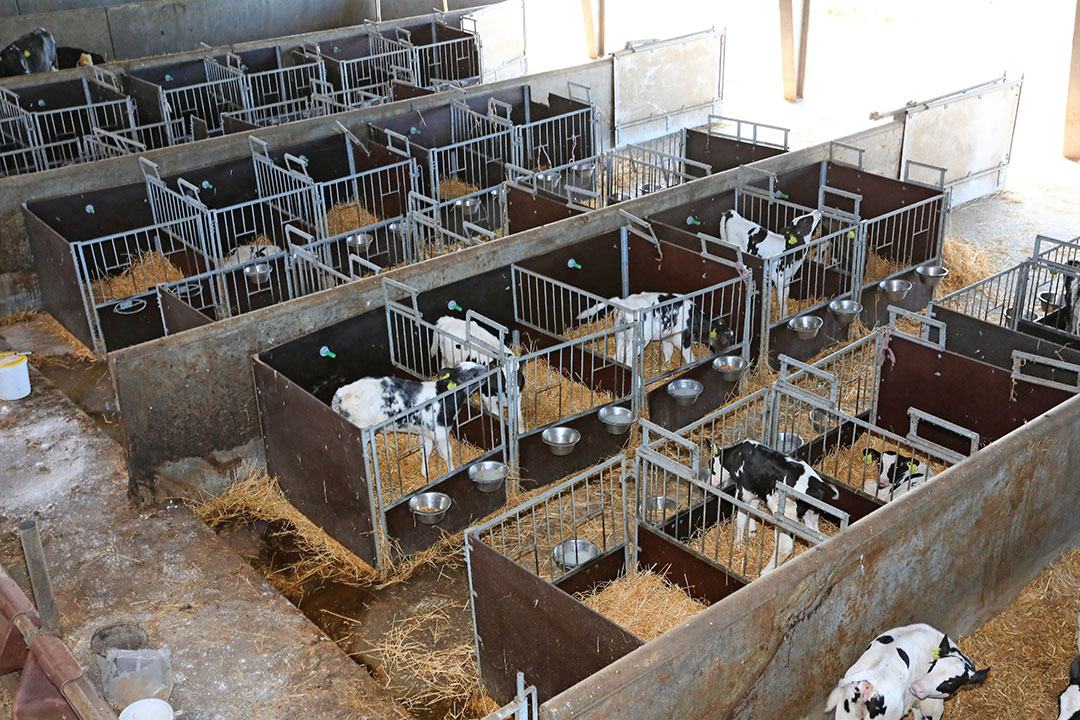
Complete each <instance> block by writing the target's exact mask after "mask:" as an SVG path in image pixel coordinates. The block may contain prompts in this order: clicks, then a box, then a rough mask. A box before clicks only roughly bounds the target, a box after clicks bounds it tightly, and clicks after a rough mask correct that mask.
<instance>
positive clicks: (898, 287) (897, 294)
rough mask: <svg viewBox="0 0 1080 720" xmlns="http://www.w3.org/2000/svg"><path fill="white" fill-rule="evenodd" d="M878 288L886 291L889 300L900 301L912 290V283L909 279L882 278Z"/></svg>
mask: <svg viewBox="0 0 1080 720" xmlns="http://www.w3.org/2000/svg"><path fill="white" fill-rule="evenodd" d="M878 289H879V290H881V292H883V293H885V297H887V298H888V299H889V302H900V301H901V300H903V299H904V298H906V297H907V294H908V293H909V292H911V283H910V282H909V281H907V280H882V281H881V282H879V283H878Z"/></svg>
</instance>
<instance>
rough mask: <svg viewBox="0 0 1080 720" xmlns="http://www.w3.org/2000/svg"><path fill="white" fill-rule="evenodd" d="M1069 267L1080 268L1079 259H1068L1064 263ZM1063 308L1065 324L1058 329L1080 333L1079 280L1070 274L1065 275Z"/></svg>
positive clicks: (1074, 333)
mask: <svg viewBox="0 0 1080 720" xmlns="http://www.w3.org/2000/svg"><path fill="white" fill-rule="evenodd" d="M1065 264H1066V265H1068V266H1069V267H1071V268H1075V269H1077V270H1080V260H1068V261H1066V263H1065ZM1064 294H1065V308H1064V312H1063V313H1062V314H1063V315H1064V316H1065V317H1064V318H1063V319H1064V321H1065V323H1066V326H1065V327H1064V328H1061V327H1059V328H1058V329H1059V330H1065V332H1069V333H1072V334H1073V335H1080V282H1077V279H1076V278H1074V277H1073V276H1072V275H1065V293H1064Z"/></svg>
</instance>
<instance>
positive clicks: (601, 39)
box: [596, 0, 607, 57]
mask: <svg viewBox="0 0 1080 720" xmlns="http://www.w3.org/2000/svg"><path fill="white" fill-rule="evenodd" d="M597 7H598V12H597V14H598V15H599V17H598V18H597V21H598V23H599V27H598V28H597V29H596V54H597V56H599V57H604V55H606V54H607V53H606V52H605V50H606V47H607V38H606V37H605V36H606V35H607V0H598V2H597Z"/></svg>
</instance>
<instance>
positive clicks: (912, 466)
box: [907, 462, 919, 473]
mask: <svg viewBox="0 0 1080 720" xmlns="http://www.w3.org/2000/svg"><path fill="white" fill-rule="evenodd" d="M907 469H908V472H909V473H914V472H917V471H918V470H919V466H918V465H917V464H915V463H913V462H909V463H908V464H907Z"/></svg>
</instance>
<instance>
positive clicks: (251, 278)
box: [244, 263, 270, 285]
mask: <svg viewBox="0 0 1080 720" xmlns="http://www.w3.org/2000/svg"><path fill="white" fill-rule="evenodd" d="M244 277H245V278H247V281H248V282H249V283H251V284H252V285H265V284H266V283H267V281H268V280H270V263H255V264H254V265H248V266H247V267H246V268H244Z"/></svg>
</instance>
